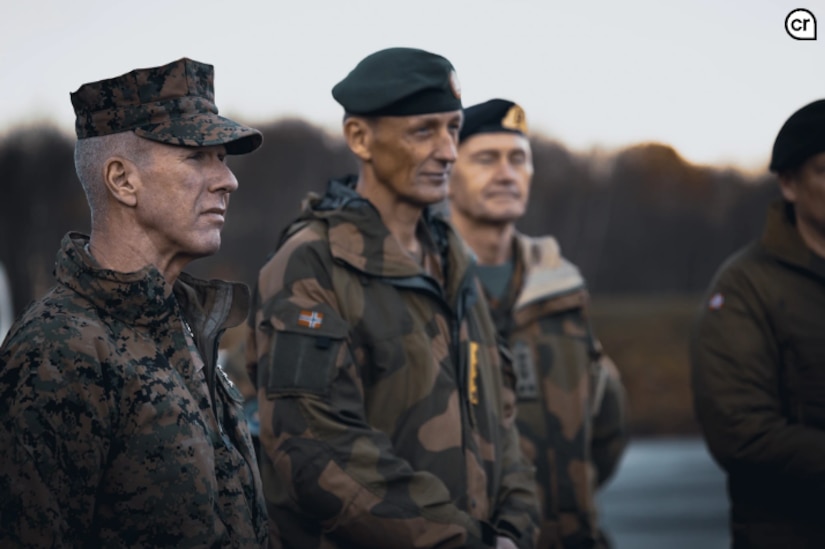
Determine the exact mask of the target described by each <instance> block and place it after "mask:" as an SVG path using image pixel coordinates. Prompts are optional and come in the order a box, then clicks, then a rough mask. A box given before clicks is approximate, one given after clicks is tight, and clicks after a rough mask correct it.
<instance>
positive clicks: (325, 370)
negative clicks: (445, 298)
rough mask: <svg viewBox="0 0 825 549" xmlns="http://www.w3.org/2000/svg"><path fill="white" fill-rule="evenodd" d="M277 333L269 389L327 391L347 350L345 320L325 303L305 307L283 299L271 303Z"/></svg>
mask: <svg viewBox="0 0 825 549" xmlns="http://www.w3.org/2000/svg"><path fill="white" fill-rule="evenodd" d="M271 317H272V318H273V319H274V322H273V324H274V325H275V334H274V337H273V338H272V348H271V349H270V352H269V353H268V356H269V357H270V362H269V364H268V365H267V374H268V375H267V381H266V393H267V397H269V398H272V397H274V396H276V395H279V394H289V393H293V394H301V393H315V394H319V395H324V394H327V393H328V392H329V385H330V383H331V382H332V380H333V379H334V378H335V371H336V367H337V365H338V363H339V356H340V355H341V353H343V352H345V351H346V347H345V345H344V340H345V338H346V335H347V325H346V323H345V322H344V321H343V320H342V319H341V318H340V317H339V316H338V315H337V314H336V313H335V311H334V310H332V308H331V307H329V306H328V305H326V304H319V303H312V304H311V305H307V306H304V307H302V306H301V305H300V304H298V303H294V302H292V301H287V300H281V301H278V302H277V303H275V304H274V305H273V306H272V310H271Z"/></svg>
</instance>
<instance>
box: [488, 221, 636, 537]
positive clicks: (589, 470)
mask: <svg viewBox="0 0 825 549" xmlns="http://www.w3.org/2000/svg"><path fill="white" fill-rule="evenodd" d="M513 257H514V258H515V261H514V271H513V275H512V277H511V280H510V284H509V286H508V289H507V291H506V294H505V296H504V297H503V298H502V299H500V300H494V299H489V303H490V306H491V309H492V312H493V319H494V321H495V323H496V327H497V329H498V332H499V336H500V337H501V338H502V339H504V340H505V341H506V342H507V343H508V345H509V347H510V351H511V354H512V361H513V367H514V368H513V369H514V370H515V373H516V387H515V389H516V396H517V401H518V415H517V419H516V423H517V425H518V429H519V432H520V433H521V445H522V450H523V451H524V454H525V455H526V456H527V457H529V458H530V459H531V460H532V461H533V463H534V464H535V466H536V477H537V481H538V484H539V495H540V499H541V503H542V511H543V522H542V526H541V535H540V538H539V539H540V541H539V547H542V548H548V547H554V548H555V547H563V548H585V547H587V548H589V547H604V546H606V541H605V540H604V538H603V536H602V534H601V533H600V531H599V529H598V525H597V520H596V505H595V498H594V496H595V490H596V487H597V486H598V485H600V484H601V483H603V482H604V481H605V480H606V479H607V478H608V477H609V476H610V474H611V473H612V472H613V470H614V469H615V468H616V466H617V464H618V462H619V458H620V456H621V454H622V451H623V450H624V447H625V444H626V433H625V427H624V392H623V389H622V386H621V383H620V381H619V376H618V372H617V370H616V368H615V366H614V365H613V363H612V362H611V361H610V359H609V358H608V357H607V356H606V355H604V354H602V352H601V348H600V346H599V343H598V341H596V339H595V337H594V336H593V332H592V330H591V328H590V325H589V321H588V318H587V301H588V296H587V291H586V289H585V284H584V279H583V278H582V277H581V274H579V271H578V269H577V268H576V267H575V266H574V265H572V264H571V263H569V262H568V261H567V260H565V259H564V258H563V257H562V256H561V254H560V252H559V247H558V244H557V243H556V240H555V239H553V238H552V237H545V238H530V237H527V236H524V235H520V234H517V235H516V236H515V238H514V240H513Z"/></svg>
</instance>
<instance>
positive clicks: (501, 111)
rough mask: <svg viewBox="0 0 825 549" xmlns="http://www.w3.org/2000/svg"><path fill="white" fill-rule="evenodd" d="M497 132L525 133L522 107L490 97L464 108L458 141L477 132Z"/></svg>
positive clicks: (524, 118) (525, 126)
mask: <svg viewBox="0 0 825 549" xmlns="http://www.w3.org/2000/svg"><path fill="white" fill-rule="evenodd" d="M498 132H507V133H517V134H520V135H527V117H526V116H525V114H524V109H522V108H521V107H520V106H518V105H517V104H516V103H513V102H512V101H508V100H506V99H490V100H489V101H485V102H484V103H479V104H478V105H473V106H472V107H467V108H466V109H464V124H463V125H462V126H461V132H459V134H458V140H459V142H461V141H464V140H465V139H467V138H469V137H471V136H473V135H476V134H478V133H498Z"/></svg>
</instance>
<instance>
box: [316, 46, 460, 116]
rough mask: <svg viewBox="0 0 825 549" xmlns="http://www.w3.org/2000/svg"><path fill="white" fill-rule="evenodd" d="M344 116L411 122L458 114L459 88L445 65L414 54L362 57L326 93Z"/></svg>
mask: <svg viewBox="0 0 825 549" xmlns="http://www.w3.org/2000/svg"><path fill="white" fill-rule="evenodd" d="M332 96H333V97H334V98H335V100H336V101H338V102H339V103H340V104H341V105H342V106H343V107H344V110H345V111H346V112H347V113H349V114H355V115H362V116H411V115H416V114H428V113H435V112H448V111H457V110H460V109H461V88H460V87H459V84H458V77H457V76H456V73H455V69H454V68H453V66H452V64H450V62H449V61H447V59H445V58H444V57H441V56H440V55H436V54H434V53H430V52H427V51H424V50H419V49H415V48H389V49H386V50H381V51H378V52H375V53H373V54H371V55H368V56H367V57H365V58H364V59H363V60H362V61H361V62H360V63H358V65H356V67H355V68H354V69H352V71H351V72H350V73H349V74H348V75H347V77H346V78H344V79H343V80H341V81H340V82H338V84H336V85H335V87H334V88H332Z"/></svg>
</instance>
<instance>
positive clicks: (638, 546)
mask: <svg viewBox="0 0 825 549" xmlns="http://www.w3.org/2000/svg"><path fill="white" fill-rule="evenodd" d="M599 502H600V510H601V521H602V524H603V526H604V527H605V529H606V530H607V531H608V533H609V535H610V537H611V538H612V539H613V542H614V544H615V548H616V549H663V548H664V549H696V548H701V549H728V547H729V541H728V531H727V520H728V503H727V496H726V494H725V478H724V474H723V473H722V471H721V470H720V469H719V468H718V467H717V466H716V464H715V463H714V462H713V461H712V459H711V457H710V455H709V454H708V453H707V449H706V448H705V445H704V443H703V441H702V440H701V439H698V438H696V439H649V440H647V439H646V440H638V441H633V442H631V443H630V445H629V447H628V449H627V451H626V452H625V455H624V458H623V461H622V464H621V466H620V469H619V471H618V473H617V475H616V476H615V477H614V478H613V479H612V481H611V482H610V484H608V486H607V487H606V488H605V490H604V491H603V492H602V493H601V494H600V496H599Z"/></svg>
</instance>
